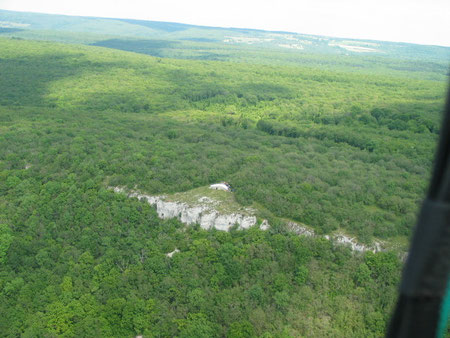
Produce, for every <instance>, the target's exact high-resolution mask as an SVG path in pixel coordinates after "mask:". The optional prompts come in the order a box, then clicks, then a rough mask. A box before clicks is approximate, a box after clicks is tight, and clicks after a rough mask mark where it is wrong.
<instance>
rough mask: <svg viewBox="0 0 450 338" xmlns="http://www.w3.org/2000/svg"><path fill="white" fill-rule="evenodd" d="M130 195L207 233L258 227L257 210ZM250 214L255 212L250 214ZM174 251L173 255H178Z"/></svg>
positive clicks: (304, 231) (356, 247) (339, 239)
mask: <svg viewBox="0 0 450 338" xmlns="http://www.w3.org/2000/svg"><path fill="white" fill-rule="evenodd" d="M113 189H114V191H115V192H117V193H127V191H126V190H125V189H124V188H121V187H114V188H113ZM127 195H128V196H129V197H137V198H138V199H140V200H146V201H147V202H148V203H149V204H151V205H153V206H155V208H156V212H157V213H158V216H159V217H160V218H162V219H169V218H178V219H179V220H180V221H181V222H182V223H184V224H188V225H190V224H199V225H200V227H201V228H202V229H205V230H209V229H213V228H214V229H217V230H222V231H229V230H230V228H232V227H233V226H235V225H237V227H238V229H248V228H250V227H252V226H254V225H256V224H257V219H256V216H254V213H255V212H256V211H255V210H253V209H245V211H246V212H248V213H249V214H250V215H242V214H239V213H232V214H222V213H220V212H219V211H217V210H216V209H215V206H217V205H218V203H219V202H218V201H215V200H213V199H211V198H209V197H206V196H203V197H200V198H199V199H198V204H197V203H195V204H194V205H189V204H187V203H184V202H176V201H175V202H173V201H166V196H164V195H161V196H150V195H145V194H141V193H139V192H137V191H131V192H128V193H127ZM249 211H252V212H251V213H250V212H249ZM252 214H253V215H252ZM287 226H288V229H289V230H290V231H292V232H294V233H296V234H297V235H300V236H308V237H313V236H316V234H315V232H314V231H313V230H311V229H309V228H307V227H305V226H303V225H300V224H297V223H295V222H292V221H290V222H288V223H287ZM259 228H260V229H261V230H268V229H269V228H270V225H269V222H268V221H267V220H266V219H265V220H263V221H262V223H261V224H260V226H259ZM323 237H324V238H326V239H327V240H331V241H333V242H334V243H338V244H343V245H347V246H350V248H351V249H352V250H353V251H357V252H364V251H372V252H378V251H381V250H382V248H381V244H380V243H379V242H374V244H373V245H372V246H367V245H364V244H361V243H358V242H357V241H356V239H355V238H353V237H349V236H346V235H344V234H334V235H331V236H330V235H324V236H323ZM176 250H177V249H176ZM176 250H175V251H176ZM175 251H174V252H173V253H175ZM177 252H178V251H177ZM173 253H169V254H173ZM169 254H167V255H169ZM169 257H172V256H169Z"/></svg>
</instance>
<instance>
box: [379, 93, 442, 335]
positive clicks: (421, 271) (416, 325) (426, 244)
mask: <svg viewBox="0 0 450 338" xmlns="http://www.w3.org/2000/svg"><path fill="white" fill-rule="evenodd" d="M449 276H450V87H449V93H448V97H447V103H446V108H445V116H444V120H443V124H442V128H441V138H440V142H439V148H438V152H437V155H436V162H435V166H434V171H433V177H432V179H431V184H430V187H429V191H428V195H427V197H426V199H425V201H424V202H423V205H422V209H421V213H420V216H419V219H418V222H417V225H416V229H415V232H414V236H413V240H412V244H411V248H410V253H409V256H408V258H407V261H406V265H405V268H404V271H403V276H402V282H401V285H400V295H399V299H398V302H397V305H396V309H395V312H394V314H393V316H392V318H391V323H390V326H389V330H388V333H387V337H389V338H391V337H392V338H393V337H395V338H407V337H408V338H411V337H421V338H422V337H443V336H444V335H445V333H446V325H447V320H448V315H449V307H450V290H449V289H450V288H449V286H450V280H449Z"/></svg>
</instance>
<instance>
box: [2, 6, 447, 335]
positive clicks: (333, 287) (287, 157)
mask: <svg viewBox="0 0 450 338" xmlns="http://www.w3.org/2000/svg"><path fill="white" fill-rule="evenodd" d="M2 13H3V15H6V14H4V13H5V11H4V12H0V14H2ZM0 19H2V20H4V21H7V20H6V18H5V17H3V18H2V17H1V16H0ZM13 19H14V18H9V19H8V21H13ZM2 20H0V21H2ZM14 20H16V22H19V21H20V20H23V18H22V19H20V20H19V19H17V18H15V19H14ZM67 20H69V19H67ZM20 22H21V21H20ZM96 24H98V25H100V26H101V22H100V23H99V22H97V23H96ZM109 24H111V23H109ZM115 24H118V23H117V22H116V23H115ZM121 24H122V25H125V24H128V23H126V22H121ZM36 25H37V23H36ZM133 25H134V26H136V27H134V29H135V30H136V31H138V30H140V29H142V30H143V29H144V28H145V26H144V25H143V24H140V25H136V24H133ZM100 26H99V27H100ZM83 27H84V26H83ZM101 27H102V29H103V31H102V30H100V31H99V32H98V33H96V34H92V35H90V36H88V35H89V33H88V32H84V31H76V30H73V31H63V30H58V29H56V28H55V27H44V26H42V27H41V26H38V27H36V28H35V29H30V28H20V29H18V28H17V29H18V30H16V31H5V32H3V33H1V34H0V276H1V277H0V314H1V316H0V332H1V334H0V335H2V336H5V337H15V336H20V335H23V336H26V337H36V336H43V337H56V336H63V337H83V336H87V337H90V336H94V335H95V336H101V337H104V336H105V337H106V336H114V337H128V336H129V337H131V336H134V335H138V334H143V335H144V336H146V337H150V336H155V337H174V336H177V337H214V336H217V337H256V336H258V337H259V336H263V337H298V336H305V337H324V336H333V337H379V336H382V335H383V332H384V329H385V326H386V323H387V321H388V318H389V316H390V311H391V309H392V307H393V304H394V302H395V300H396V290H397V284H398V281H399V276H400V271H401V266H402V263H401V261H400V259H399V257H400V256H401V255H402V254H403V253H404V252H405V251H406V250H407V241H408V239H409V237H410V235H411V231H412V228H413V226H414V223H415V217H416V214H417V211H418V208H419V206H420V202H421V200H422V199H423V197H424V193H425V191H426V187H427V182H428V179H429V177H430V171H431V166H432V160H433V156H434V151H435V146H436V142H437V139H438V136H439V126H440V118H441V112H442V110H443V104H444V93H445V90H446V85H447V82H446V81H447V72H448V64H446V62H447V61H445V55H448V50H449V49H448V48H447V49H443V51H442V52H441V53H442V55H441V54H439V53H438V52H436V50H438V49H439V48H438V47H436V50H433V49H432V48H431V47H430V48H431V49H427V48H426V47H420V46H416V47H415V48H416V49H415V54H413V56H412V57H409V58H408V57H407V56H406V54H405V55H403V54H399V53H400V52H394V51H393V50H394V49H395V48H394V47H392V46H391V49H392V50H391V52H390V54H389V55H387V56H382V55H370V56H369V55H368V56H360V55H345V54H342V53H338V52H336V53H334V54H333V53H332V52H330V51H329V50H328V49H326V50H318V49H317V50H314V49H312V50H310V51H304V52H297V53H295V52H293V51H289V52H287V51H281V50H280V49H277V48H275V47H273V46H270V45H268V46H259V47H257V46H229V45H224V44H223V43H218V42H215V41H212V42H211V41H208V40H204V39H216V40H217V39H219V38H221V36H222V37H223V34H225V33H220V34H222V35H220V34H219V32H217V30H213V29H210V31H209V33H208V34H210V35H205V34H206V33H205V32H204V31H201V29H200V28H195V27H194V28H192V27H191V28H189V30H190V31H189V32H190V33H189V34H188V33H187V32H186V30H180V29H178V30H176V29H175V28H176V27H178V26H176V27H175V26H170V27H172V28H171V29H173V31H172V32H169V31H168V32H167V35H166V36H164V35H162V37H161V38H160V39H153V38H154V37H156V36H158V34H157V31H155V33H154V36H150V37H152V39H153V40H152V39H148V38H146V39H145V41H147V40H148V41H150V42H145V43H143V42H142V41H141V40H138V39H137V38H136V36H132V35H130V34H131V33H130V32H129V31H127V32H128V33H126V34H128V35H126V34H125V33H123V34H115V35H114V34H110V32H111V30H112V28H108V29H106V28H105V27H106V26H104V25H103V26H101ZM138 27H139V28H138ZM164 27H165V28H164V29H166V30H167V29H169V28H167V27H168V26H164ZM178 28H179V27H178ZM10 29H12V28H10ZM89 29H91V28H89ZM123 29H125V28H123ZM126 29H127V30H129V29H131V28H130V26H126ZM149 29H150V28H149ZM151 29H153V30H155V29H156V28H155V27H154V26H153V28H151ZM136 31H135V32H134V33H133V34H138V33H136ZM193 31H195V32H197V33H196V34H197V35H195V34H193V33H192V32H193ZM198 31H201V32H202V33H201V34H200V33H198ZM145 32H146V33H145V34H149V33H148V31H145ZM182 32H183V34H184V35H183V34H182ZM33 34H34V35H33ZM99 34H104V36H103V37H102V38H100V35H99ZM139 34H140V33H139ZM145 34H144V33H142V37H144V36H146V35H145ZM176 34H178V35H176ZM227 34H228V33H227ZM236 34H237V33H236ZM239 34H241V33H239ZM242 34H244V33H242ZM253 34H262V33H253ZM1 35H3V37H1ZM169 35H170V36H169ZM219 35H220V36H219ZM70 36H71V38H70ZM169 37H170V38H171V39H172V40H173V41H172V43H171V44H170V43H168V42H167V41H169V40H168V39H169ZM175 38H176V39H175ZM187 38H189V39H191V40H186V39H187ZM36 39H37V40H51V41H36ZM183 39H184V40H183ZM193 39H194V40H195V41H192V40H193ZM199 39H203V40H199ZM311 39H312V38H311ZM54 41H60V42H64V43H57V42H54ZM101 41H103V42H101ZM104 41H109V42H108V43H105V42H104ZM158 41H159V42H158ZM87 44H96V45H97V46H88V45H87ZM105 47H108V48H105ZM386 48H387V47H386ZM411 48H412V47H411ZM156 49H158V51H157V52H158V53H156V52H155V50H156ZM123 50H128V51H123ZM205 50H207V52H208V53H215V54H217V55H225V56H223V57H222V56H220V57H218V56H217V55H216V56H217V57H216V59H214V57H210V56H211V55H209V54H208V55H209V56H208V57H201V56H202V55H203V56H204V55H207V54H202V51H205ZM439 50H440V49H439ZM420 51H422V52H423V54H421V52H420ZM424 51H426V52H424ZM433 51H434V52H433ZM427 53H428V54H427ZM433 53H435V54H436V55H437V56H436V57H433V55H434V54H433ZM439 55H440V56H439ZM412 69H415V70H416V71H415V72H413V71H412ZM220 181H227V182H230V184H231V185H232V186H233V188H234V192H233V193H232V195H227V196H219V195H220V194H221V193H218V195H217V196H216V197H217V198H218V199H220V198H223V199H224V205H226V208H227V212H228V211H231V209H233V208H246V207H252V208H259V210H260V211H261V212H262V214H259V215H258V216H259V217H264V218H268V219H269V222H270V223H271V224H272V225H273V226H272V227H271V229H270V230H269V231H261V230H258V229H256V228H255V229H249V230H243V231H237V230H233V231H231V232H229V233H226V232H220V231H215V230H212V231H205V230H201V229H200V228H199V227H196V226H193V227H186V226H184V225H183V224H181V223H180V222H178V221H177V220H166V221H163V220H160V219H158V218H157V215H156V212H155V210H154V209H153V208H152V207H150V206H149V205H148V204H145V203H144V202H141V201H138V200H137V199H135V198H126V197H125V196H123V195H121V194H114V193H113V192H112V191H111V190H109V189H108V187H109V186H125V187H127V188H128V189H138V190H140V191H142V192H145V193H147V194H150V195H162V194H164V195H169V196H170V198H173V199H178V200H180V201H184V200H186V201H188V200H189V199H190V198H194V197H196V196H197V195H196V194H205V192H204V190H205V189H207V188H205V187H206V186H207V185H209V184H212V183H216V182H220ZM177 196H178V197H177ZM192 196H194V197H192ZM230 208H231V209H230ZM287 219H288V220H293V221H296V222H298V223H301V224H305V225H306V226H308V227H310V228H312V229H314V231H315V232H316V233H317V234H319V235H324V234H330V233H333V232H336V231H342V232H345V233H347V234H350V235H352V236H355V237H356V238H357V240H358V241H359V242H361V243H367V244H370V243H372V242H373V241H374V240H381V241H383V242H384V243H386V247H387V248H388V249H389V250H387V251H384V252H380V253H376V254H373V253H370V252H369V253H365V254H360V253H355V252H352V251H350V249H348V248H346V247H343V246H339V245H335V244H333V242H330V241H327V240H325V239H323V238H319V237H318V238H305V237H299V236H297V235H295V234H293V233H290V232H289V231H287V229H286V228H285V227H284V224H283V220H287ZM175 248H177V249H179V250H180V253H178V254H175V255H174V256H173V258H168V257H167V256H166V253H168V252H172V251H173V250H174V249H175Z"/></svg>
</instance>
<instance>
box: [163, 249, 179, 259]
mask: <svg viewBox="0 0 450 338" xmlns="http://www.w3.org/2000/svg"><path fill="white" fill-rule="evenodd" d="M178 252H180V250H178V249H175V250H173V251H172V252H169V253H166V256H167V257H169V258H172V256H173V255H175V254H176V253H178Z"/></svg>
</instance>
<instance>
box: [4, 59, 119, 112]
mask: <svg viewBox="0 0 450 338" xmlns="http://www.w3.org/2000/svg"><path fill="white" fill-rule="evenodd" d="M114 66H116V67H123V63H121V62H93V61H90V60H87V59H85V58H84V54H82V53H71V54H69V53H60V52H55V53H49V54H45V55H38V56H34V55H27V56H23V57H18V58H14V59H13V58H8V59H0V74H1V76H0V105H4V106H7V105H11V106H24V105H31V106H46V107H56V102H55V101H54V100H52V99H50V98H48V97H47V95H48V86H49V85H50V84H51V83H53V82H55V81H58V80H60V79H63V78H66V77H71V76H75V75H77V74H80V73H84V72H102V71H107V70H109V69H111V67H114ZM68 90H70V88H68Z"/></svg>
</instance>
